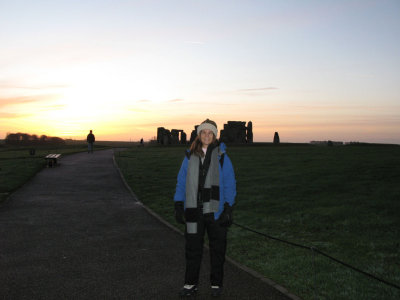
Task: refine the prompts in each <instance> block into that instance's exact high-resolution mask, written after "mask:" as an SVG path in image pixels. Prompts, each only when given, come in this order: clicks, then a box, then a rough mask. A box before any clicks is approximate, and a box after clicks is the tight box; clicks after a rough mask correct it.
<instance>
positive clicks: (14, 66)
mask: <svg viewBox="0 0 400 300" xmlns="http://www.w3.org/2000/svg"><path fill="white" fill-rule="evenodd" d="M206 118H210V119H213V120H215V121H216V122H217V124H218V127H219V128H218V129H221V127H222V126H223V124H224V123H226V122H227V121H228V120H234V121H246V122H247V121H250V120H251V121H252V122H253V130H254V139H255V141H259V142H261V141H268V142H271V141H272V139H273V135H274V132H275V131H278V132H279V135H280V138H281V141H283V142H309V141H311V140H329V139H330V140H335V141H363V142H382V143H396V144H400V1H399V0H392V1H385V0H377V1H368V0H361V1H351V0H348V1H341V0H332V1H323V0H321V1H317V0H315V1H306V0H305V1H297V0H293V1H285V0H282V1H267V0H264V1H261V0H243V1H235V0H229V1H225V0H218V1H215V0H214V1H209V0H201V1H199V0H197V1H194V0H181V1H177V0H158V1H156V0H143V1H127V0H126V1H122V0H120V1H111V0H110V1H100V0H96V1H82V0H79V1H75V0H69V1H57V0H53V1H39V0H38V1H19V0H13V1H3V0H0V139H3V138H5V136H6V134H7V132H13V133H14V132H26V133H34V134H38V135H41V134H46V135H51V136H60V137H63V138H74V139H83V138H85V137H86V135H87V133H88V131H89V130H90V129H93V131H94V133H95V135H96V139H97V140H128V141H129V140H138V139H140V138H141V137H143V138H144V139H145V140H149V139H150V138H152V137H153V136H155V135H156V132H157V127H160V126H163V127H166V128H168V129H184V130H185V131H186V133H187V134H188V135H190V132H191V130H192V128H193V126H194V125H196V124H198V123H200V122H201V121H203V120H204V119H206Z"/></svg>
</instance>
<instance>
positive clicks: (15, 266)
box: [0, 150, 288, 300]
mask: <svg viewBox="0 0 400 300" xmlns="http://www.w3.org/2000/svg"><path fill="white" fill-rule="evenodd" d="M60 162H61V165H60V166H59V167H56V168H48V169H44V170H43V171H41V172H39V173H38V174H37V175H36V176H35V177H34V178H33V179H32V180H31V181H29V182H28V183H27V184H26V185H24V186H23V187H22V188H21V189H19V190H18V191H16V192H15V193H14V194H13V195H12V196H11V198H10V199H9V201H7V202H6V203H2V204H0V299H30V300H32V299H178V296H177V295H178V291H179V289H180V288H181V286H182V284H183V274H184V238H183V236H182V235H180V234H178V233H176V232H175V231H173V230H171V229H170V228H168V227H167V226H165V225H164V224H163V223H161V222H160V221H158V220H157V219H156V218H154V217H153V216H152V215H150V214H149V213H148V212H147V211H146V210H145V209H144V208H143V207H142V206H141V205H140V203H138V202H136V201H135V199H134V197H133V196H132V195H131V193H130V192H129V191H128V190H127V189H126V187H125V185H124V184H123V181H122V180H121V177H120V175H119V172H118V169H117V168H116V167H115V166H114V164H113V151H112V150H105V151H98V152H95V153H94V154H87V153H79V154H74V155H70V156H65V157H63V158H62V159H61V161H60ZM171 201H172V200H171ZM172 207H173V206H172V204H171V210H172ZM203 262H204V263H203V266H202V272H201V284H200V287H199V294H198V297H197V299H208V297H209V285H208V272H209V266H208V265H209V263H208V262H209V258H208V253H207V251H205V257H204V259H203ZM225 272H226V276H225V293H224V296H223V297H222V298H223V299H288V298H287V297H286V296H285V295H283V294H281V293H280V292H279V291H277V290H276V289H274V288H272V287H271V286H269V285H268V284H266V283H265V282H263V281H261V280H260V279H257V278H255V277H253V276H252V275H250V274H248V273H247V272H245V271H243V270H241V269H239V268H237V267H236V266H234V265H233V264H231V263H229V262H227V263H226V266H225Z"/></svg>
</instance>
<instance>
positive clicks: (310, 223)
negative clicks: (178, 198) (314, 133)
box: [116, 145, 400, 299]
mask: <svg viewBox="0 0 400 300" xmlns="http://www.w3.org/2000/svg"><path fill="white" fill-rule="evenodd" d="M228 155H229V156H230V158H231V159H232V162H233V164H234V168H235V172H236V179H237V191H238V195H237V198H236V201H237V204H236V206H235V212H234V218H235V222H237V223H239V224H242V225H245V226H248V227H250V228H253V229H255V230H258V231H261V232H264V233H267V234H269V235H272V236H275V237H278V238H281V239H284V240H289V241H292V242H295V243H299V244H303V245H306V246H313V247H316V248H318V249H319V250H321V251H324V252H325V253H328V254H330V255H332V256H333V257H335V258H338V259H340V260H343V261H345V262H348V263H350V264H351V265H354V266H355V267H357V268H360V269H362V270H364V271H366V272H369V273H372V274H374V275H376V276H378V277H381V278H383V279H385V280H387V281H390V282H393V283H395V284H397V285H400V185H399V182H400V147H399V146H395V145H380V146H379V145H363V146H361V145H358V146H357V145H354V146H341V147H322V146H310V145H300V146H296V145H280V146H273V145H264V146H258V147H257V146H253V147H239V146H236V147H229V148H228ZM183 157H184V148H182V147H165V148H162V147H146V148H135V149H131V150H129V151H125V152H120V153H119V154H117V155H116V160H117V163H118V164H119V166H120V168H121V170H122V172H123V174H124V176H125V179H126V180H127V182H128V183H129V184H130V186H131V187H132V189H133V190H134V191H135V193H136V194H137V195H138V197H139V198H140V200H141V201H142V202H143V203H145V204H146V205H147V206H149V207H150V208H152V209H153V210H154V211H156V212H157V213H159V214H160V215H161V216H162V217H163V218H165V219H166V220H167V221H169V222H170V223H172V224H174V225H175V226H177V227H179V228H181V229H183V228H182V226H181V225H178V224H176V223H175V220H174V218H173V201H172V198H173V194H174V190H175V185H176V176H177V173H178V170H179V168H180V164H181V162H182V159H183ZM227 254H228V255H229V256H230V257H232V258H234V259H235V260H237V261H239V262H241V263H243V264H245V265H247V266H249V267H251V268H253V269H255V270H256V271H258V272H260V273H262V274H263V275H265V276H266V277H268V278H270V279H272V280H274V281H276V282H277V283H279V284H281V285H283V286H285V287H287V288H288V289H289V290H290V291H291V292H293V293H294V294H297V295H299V296H300V297H302V298H304V299H313V298H315V297H316V296H317V297H318V298H319V299H400V293H399V292H400V291H399V290H398V289H396V288H392V287H387V286H386V285H384V284H382V283H379V282H377V281H375V280H373V279H370V278H368V277H365V276H364V275H360V274H358V273H356V272H354V271H351V270H349V269H347V268H345V267H343V266H341V265H339V264H337V263H335V262H332V261H330V260H328V259H327V258H325V257H322V256H320V255H316V256H315V258H314V259H315V260H314V261H313V255H312V252H311V251H309V250H304V249H300V248H294V247H292V246H288V245H286V244H282V243H280V242H277V241H273V240H268V239H265V238H263V237H260V236H258V235H256V234H254V233H251V232H248V231H245V230H243V229H240V228H239V227H237V226H235V225H233V226H232V227H231V229H230V233H229V243H228V253H227ZM313 264H315V268H313ZM315 287H316V289H315Z"/></svg>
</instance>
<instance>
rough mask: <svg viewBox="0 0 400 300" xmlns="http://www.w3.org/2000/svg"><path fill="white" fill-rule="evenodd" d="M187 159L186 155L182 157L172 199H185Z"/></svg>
mask: <svg viewBox="0 0 400 300" xmlns="http://www.w3.org/2000/svg"><path fill="white" fill-rule="evenodd" d="M188 164H189V160H188V159H187V157H185V158H184V159H183V162H182V165H181V169H180V170H179V173H178V180H177V184H176V191H175V195H174V201H175V202H176V201H183V202H185V200H186V174H187V168H188Z"/></svg>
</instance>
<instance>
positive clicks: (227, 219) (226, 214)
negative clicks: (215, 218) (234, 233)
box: [219, 203, 233, 227]
mask: <svg viewBox="0 0 400 300" xmlns="http://www.w3.org/2000/svg"><path fill="white" fill-rule="evenodd" d="M232 211H233V208H232V206H230V205H229V204H228V203H225V204H224V211H223V212H222V213H221V215H220V216H219V225H221V226H222V227H229V226H231V225H232V223H233V218H232Z"/></svg>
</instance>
